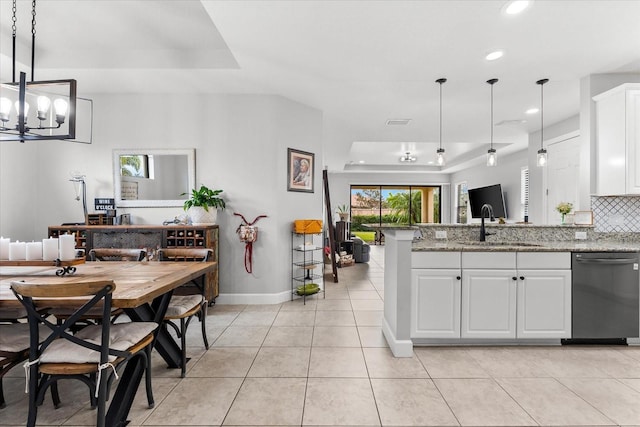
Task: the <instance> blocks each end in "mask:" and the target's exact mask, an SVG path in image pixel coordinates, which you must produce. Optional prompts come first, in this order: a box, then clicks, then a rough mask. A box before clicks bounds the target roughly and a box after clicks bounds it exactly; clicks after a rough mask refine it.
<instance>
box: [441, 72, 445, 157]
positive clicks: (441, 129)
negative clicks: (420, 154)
mask: <svg viewBox="0 0 640 427" xmlns="http://www.w3.org/2000/svg"><path fill="white" fill-rule="evenodd" d="M445 81H446V80H445ZM442 83H444V82H443V81H441V82H440V149H442Z"/></svg>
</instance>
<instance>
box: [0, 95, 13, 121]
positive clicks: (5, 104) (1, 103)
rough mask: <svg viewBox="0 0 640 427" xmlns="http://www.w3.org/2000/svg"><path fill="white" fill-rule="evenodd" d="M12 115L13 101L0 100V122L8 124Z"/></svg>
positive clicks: (7, 99)
mask: <svg viewBox="0 0 640 427" xmlns="http://www.w3.org/2000/svg"><path fill="white" fill-rule="evenodd" d="M10 113H11V100H10V99H9V98H0V121H2V122H8V121H9V114H10Z"/></svg>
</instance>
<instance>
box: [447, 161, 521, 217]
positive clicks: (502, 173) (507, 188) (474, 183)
mask: <svg viewBox="0 0 640 427" xmlns="http://www.w3.org/2000/svg"><path fill="white" fill-rule="evenodd" d="M498 154H499V153H498ZM527 165H528V162H527V150H521V151H518V152H516V153H513V154H510V155H508V156H500V157H498V165H497V166H495V167H487V166H486V164H484V163H483V164H481V165H478V166H474V167H471V168H469V169H465V170H463V171H460V172H456V173H453V174H451V177H450V182H451V188H452V190H451V191H452V193H451V197H452V199H451V203H450V209H451V212H455V206H454V204H455V200H453V197H454V194H453V191H454V190H453V189H454V188H455V185H456V184H458V183H460V182H463V181H466V182H467V187H468V188H476V187H484V186H487V185H494V184H500V185H501V186H502V192H503V193H504V197H505V204H506V206H507V215H508V218H507V219H508V220H509V222H516V221H522V220H523V218H522V215H521V213H520V212H521V208H520V170H521V169H522V168H523V167H525V166H527ZM449 218H451V217H449ZM451 222H454V218H452V219H451Z"/></svg>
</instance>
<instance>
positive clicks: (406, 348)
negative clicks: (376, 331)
mask: <svg viewBox="0 0 640 427" xmlns="http://www.w3.org/2000/svg"><path fill="white" fill-rule="evenodd" d="M382 333H383V334H384V337H385V339H386V340H387V344H389V348H390V349H391V352H392V353H393V355H394V356H395V357H412V356H413V341H411V340H399V339H396V337H395V335H394V334H393V332H392V331H391V328H390V327H389V324H388V323H387V319H385V318H383V319H382Z"/></svg>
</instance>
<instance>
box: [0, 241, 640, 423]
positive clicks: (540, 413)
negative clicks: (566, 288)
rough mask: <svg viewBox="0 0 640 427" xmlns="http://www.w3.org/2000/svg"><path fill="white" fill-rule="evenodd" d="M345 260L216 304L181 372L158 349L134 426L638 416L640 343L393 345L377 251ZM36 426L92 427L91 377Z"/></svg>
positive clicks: (22, 407)
mask: <svg viewBox="0 0 640 427" xmlns="http://www.w3.org/2000/svg"><path fill="white" fill-rule="evenodd" d="M371 249H372V254H371V255H372V258H371V261H370V262H369V263H368V264H356V265H354V266H350V267H345V268H342V269H339V270H338V275H339V278H340V282H339V283H337V284H336V283H332V282H327V283H326V285H327V291H326V294H325V295H324V296H323V295H321V294H320V295H316V296H314V297H311V298H308V299H307V301H306V304H304V305H303V304H302V301H301V300H296V301H293V302H286V303H283V304H279V305H261V306H239V305H233V306H231V305H226V306H225V305H217V306H214V307H213V308H212V309H211V310H210V311H209V317H208V320H207V324H208V331H209V341H210V342H211V343H212V346H211V348H210V349H209V351H206V352H205V351H204V346H203V344H202V341H201V336H200V330H199V327H198V325H192V327H191V328H190V334H189V337H188V342H189V345H190V347H189V356H190V357H191V361H190V362H189V365H188V372H187V377H186V378H184V379H181V378H180V372H179V370H173V369H166V368H164V364H163V362H162V360H161V359H160V358H159V357H158V356H157V355H154V357H153V364H154V393H155V398H156V406H155V408H154V409H148V408H147V406H146V401H145V393H144V392H142V393H138V396H137V398H136V402H135V403H134V407H133V408H132V411H131V413H130V420H131V423H130V426H220V425H224V426H232V425H238V426H247V425H252V426H253V425H260V426H264V425H282V426H284V425H297V426H314V425H317V426H320V425H324V426H340V425H344V426H347V425H348V426H356V425H358V426H380V425H384V426H449V425H465V426H466V425H468V426H506V425H508V426H516V425H563V426H565V425H571V426H578V425H580V426H583V425H599V426H604V425H625V426H626V425H638V426H640V347H420V348H416V349H415V351H414V356H413V357H411V358H404V359H397V358H394V357H393V356H392V355H391V352H390V351H389V349H388V347H387V345H386V342H385V340H384V338H383V336H382V333H381V331H380V325H381V319H382V298H383V292H384V289H383V287H384V285H383V283H384V280H383V257H384V253H383V248H381V247H379V246H372V247H371ZM5 394H6V396H7V401H8V405H7V407H6V408H5V409H2V410H0V425H2V426H7V425H15V426H18V425H24V420H25V418H26V397H25V394H24V377H23V372H22V369H18V368H16V369H14V370H13V371H12V372H11V373H10V374H9V376H8V377H7V378H5ZM61 395H62V397H63V406H62V407H61V408H60V409H58V410H54V409H53V408H52V405H51V402H50V399H49V401H47V402H46V403H45V404H44V405H43V407H42V408H41V410H40V414H39V417H38V421H39V425H55V426H58V425H66V426H88V425H94V417H95V413H94V412H93V411H91V410H89V409H88V408H87V402H88V392H87V391H86V389H85V388H84V386H78V385H77V383H75V382H71V381H68V382H66V383H63V384H61Z"/></svg>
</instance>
